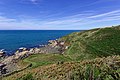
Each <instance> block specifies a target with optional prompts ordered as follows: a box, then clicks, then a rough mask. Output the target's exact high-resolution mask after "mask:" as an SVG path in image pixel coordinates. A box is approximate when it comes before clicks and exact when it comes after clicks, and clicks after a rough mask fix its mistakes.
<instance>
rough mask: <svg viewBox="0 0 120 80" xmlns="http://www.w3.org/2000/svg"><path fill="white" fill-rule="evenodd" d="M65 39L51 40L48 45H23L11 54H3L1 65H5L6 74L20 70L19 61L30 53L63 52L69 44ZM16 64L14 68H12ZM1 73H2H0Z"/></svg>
mask: <svg viewBox="0 0 120 80" xmlns="http://www.w3.org/2000/svg"><path fill="white" fill-rule="evenodd" d="M64 43H65V42H64V41H60V40H58V39H56V40H49V41H48V44H47V45H39V47H33V48H29V49H28V48H25V47H21V48H19V49H18V50H16V52H15V53H14V54H13V55H11V56H3V57H2V58H1V60H0V67H1V66H2V65H5V66H4V68H5V69H6V70H7V72H8V73H5V74H4V75H8V74H10V73H12V72H14V71H17V70H19V68H17V64H16V63H17V61H19V60H22V59H24V58H27V57H28V56H30V55H34V54H51V53H54V54H63V52H64V50H65V49H67V46H65V45H64ZM13 66H14V68H12V67H13ZM0 75H1V74H0Z"/></svg>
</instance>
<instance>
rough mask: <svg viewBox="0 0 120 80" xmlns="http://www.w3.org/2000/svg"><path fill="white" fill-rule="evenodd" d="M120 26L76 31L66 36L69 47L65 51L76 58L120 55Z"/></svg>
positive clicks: (65, 39) (64, 38)
mask: <svg viewBox="0 0 120 80" xmlns="http://www.w3.org/2000/svg"><path fill="white" fill-rule="evenodd" d="M119 34H120V26H115V27H110V28H109V27H108V28H98V29H93V30H88V31H83V32H75V33H72V34H70V35H67V36H64V37H63V38H61V39H60V40H64V41H65V43H66V45H68V46H69V48H68V49H67V50H66V51H65V52H64V53H65V54H66V55H68V56H70V57H71V58H74V59H75V60H81V59H82V60H84V59H91V58H96V57H104V56H111V55H120V35H119Z"/></svg>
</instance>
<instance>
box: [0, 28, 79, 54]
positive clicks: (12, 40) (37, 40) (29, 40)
mask: <svg viewBox="0 0 120 80" xmlns="http://www.w3.org/2000/svg"><path fill="white" fill-rule="evenodd" d="M79 31H80V30H0V50H4V51H5V52H6V53H7V55H12V54H13V53H14V52H15V51H16V50H17V49H19V48H20V47H26V48H33V47H38V46H39V45H46V44H48V41H49V40H55V39H58V38H61V37H62V36H65V35H68V34H70V33H72V32H79Z"/></svg>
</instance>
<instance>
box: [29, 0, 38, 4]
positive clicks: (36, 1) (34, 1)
mask: <svg viewBox="0 0 120 80" xmlns="http://www.w3.org/2000/svg"><path fill="white" fill-rule="evenodd" d="M30 1H31V2H32V3H33V4H37V3H38V0H30Z"/></svg>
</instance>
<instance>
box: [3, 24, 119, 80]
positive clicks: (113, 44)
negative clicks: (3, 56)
mask: <svg viewBox="0 0 120 80" xmlns="http://www.w3.org/2000/svg"><path fill="white" fill-rule="evenodd" d="M119 34H120V26H116V27H114V26H113V27H111V28H98V29H93V30H88V31H82V32H75V33H72V34H70V35H67V36H64V37H62V38H61V39H59V40H62V41H65V45H66V46H69V47H68V49H67V50H66V51H65V52H64V54H35V55H31V56H29V57H28V58H26V59H24V60H21V61H19V62H18V65H21V67H25V66H26V65H30V64H31V66H30V67H29V68H27V69H25V70H22V71H20V72H17V73H15V74H12V75H10V76H8V77H4V78H3V80H119V79H120V35H119Z"/></svg>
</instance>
